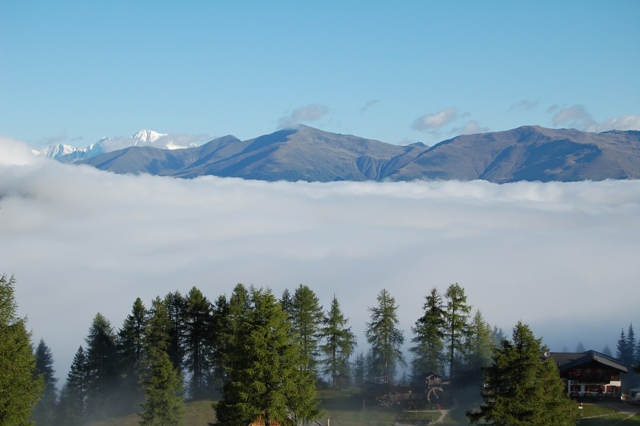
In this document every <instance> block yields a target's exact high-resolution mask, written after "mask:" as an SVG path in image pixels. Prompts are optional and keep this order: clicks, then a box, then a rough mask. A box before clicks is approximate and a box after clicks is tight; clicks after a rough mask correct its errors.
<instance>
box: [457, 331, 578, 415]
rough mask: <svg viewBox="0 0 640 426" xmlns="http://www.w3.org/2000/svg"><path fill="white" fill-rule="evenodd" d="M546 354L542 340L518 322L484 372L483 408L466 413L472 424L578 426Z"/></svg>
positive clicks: (553, 367)
mask: <svg viewBox="0 0 640 426" xmlns="http://www.w3.org/2000/svg"><path fill="white" fill-rule="evenodd" d="M546 351H547V348H546V347H545V346H543V344H542V339H536V338H535V336H534V335H533V333H532V332H531V329H530V328H529V327H528V326H527V325H525V324H523V323H521V322H519V323H518V324H517V325H516V326H515V327H514V329H513V338H512V340H511V341H508V340H503V341H502V344H501V346H500V347H498V348H495V349H494V353H493V363H492V364H491V366H489V367H487V368H485V369H484V383H483V386H482V393H481V395H482V404H481V405H480V406H479V407H478V408H476V409H474V410H471V411H469V412H467V418H468V419H469V421H470V422H471V423H475V424H492V425H504V426H507V425H510V426H533V425H549V426H571V425H575V423H576V421H575V415H576V411H575V407H574V404H573V402H571V400H570V399H569V398H568V397H567V395H566V393H565V391H564V383H563V381H562V379H561V378H560V373H559V371H558V367H557V365H556V363H555V362H554V361H553V359H551V358H549V357H547V356H546V355H545V353H546Z"/></svg>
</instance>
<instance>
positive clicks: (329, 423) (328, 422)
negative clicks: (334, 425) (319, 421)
mask: <svg viewBox="0 0 640 426" xmlns="http://www.w3.org/2000/svg"><path fill="white" fill-rule="evenodd" d="M327 426H331V417H327Z"/></svg>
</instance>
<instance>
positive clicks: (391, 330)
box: [365, 289, 405, 383]
mask: <svg viewBox="0 0 640 426" xmlns="http://www.w3.org/2000/svg"><path fill="white" fill-rule="evenodd" d="M377 300H378V306H376V307H373V308H369V312H371V322H368V323H367V328H366V330H365V335H366V337H367V342H369V344H370V345H371V356H372V360H371V361H372V365H371V367H372V370H373V371H374V372H375V373H374V374H376V375H377V376H383V377H384V380H385V382H389V383H393V381H394V378H395V374H396V368H397V365H398V364H402V365H405V361H404V357H403V356H402V352H401V351H400V347H401V346H402V343H404V334H403V332H402V330H400V329H398V316H397V311H398V305H396V301H395V299H394V298H393V297H391V295H390V294H389V292H388V291H387V290H386V289H383V290H382V291H380V293H378V296H377Z"/></svg>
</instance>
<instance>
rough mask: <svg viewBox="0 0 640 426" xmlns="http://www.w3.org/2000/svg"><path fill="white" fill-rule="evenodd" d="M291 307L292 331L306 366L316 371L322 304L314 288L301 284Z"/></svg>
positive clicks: (294, 294)
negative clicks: (298, 343) (298, 342)
mask: <svg viewBox="0 0 640 426" xmlns="http://www.w3.org/2000/svg"><path fill="white" fill-rule="evenodd" d="M291 308H292V311H291V324H292V333H293V334H294V336H296V338H297V339H298V340H299V341H300V346H301V348H302V356H303V358H304V359H306V363H305V368H306V369H307V370H309V371H312V372H314V373H315V371H316V364H317V349H318V338H319V335H320V327H321V325H322V319H323V313H322V306H321V305H320V301H319V300H318V297H317V296H316V294H315V293H314V292H313V290H311V289H310V288H309V287H308V286H306V285H302V284H300V286H299V287H298V288H297V289H296V291H295V292H294V293H293V299H292V307H291Z"/></svg>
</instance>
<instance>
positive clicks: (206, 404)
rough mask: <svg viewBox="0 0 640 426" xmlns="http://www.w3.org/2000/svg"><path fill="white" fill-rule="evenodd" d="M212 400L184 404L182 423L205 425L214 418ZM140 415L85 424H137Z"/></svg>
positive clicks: (115, 425) (104, 425)
mask: <svg viewBox="0 0 640 426" xmlns="http://www.w3.org/2000/svg"><path fill="white" fill-rule="evenodd" d="M212 402H213V401H194V402H188V403H186V404H185V410H184V411H185V412H184V424H185V425H186V426H191V425H194V426H195V425H198V426H206V425H207V424H208V423H209V422H211V421H213V420H214V419H215V415H214V413H213V408H211V403H212ZM139 421H140V417H139V416H138V415H137V414H130V415H128V416H124V417H112V418H109V419H106V420H101V421H99V422H92V423H88V424H87V425H86V426H138V422H139Z"/></svg>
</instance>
